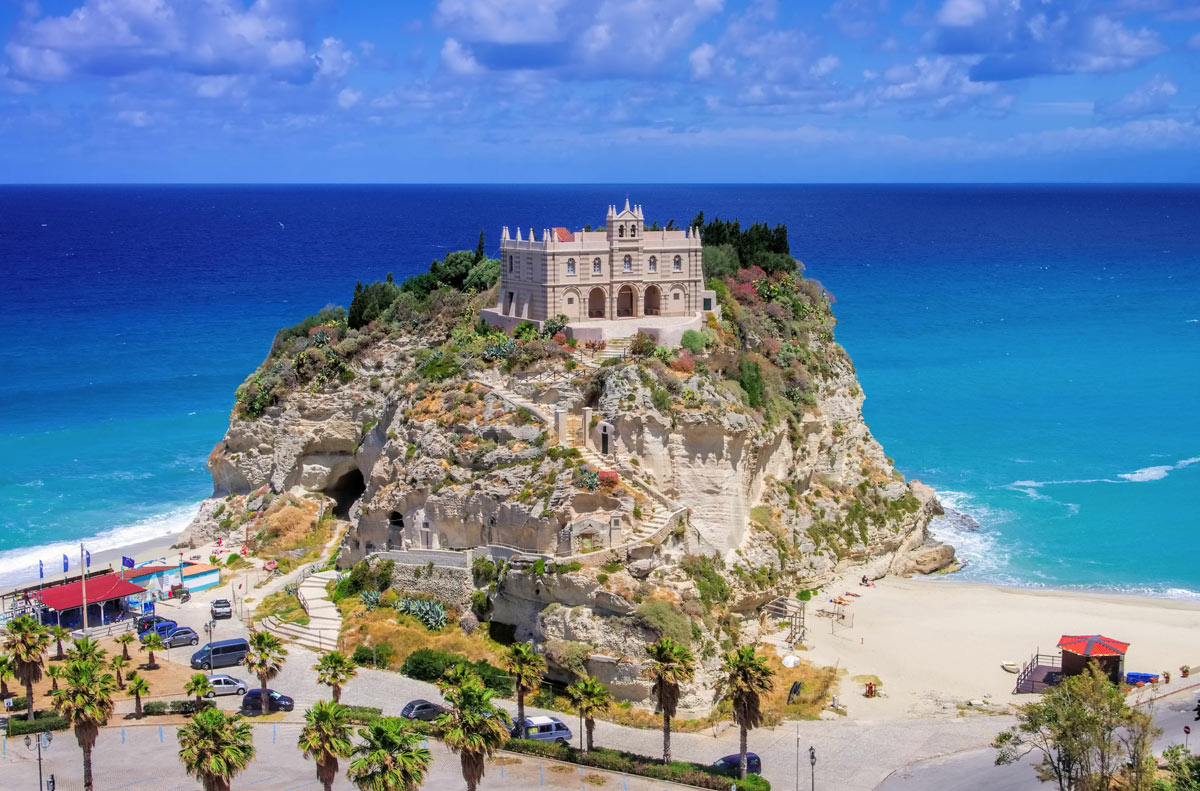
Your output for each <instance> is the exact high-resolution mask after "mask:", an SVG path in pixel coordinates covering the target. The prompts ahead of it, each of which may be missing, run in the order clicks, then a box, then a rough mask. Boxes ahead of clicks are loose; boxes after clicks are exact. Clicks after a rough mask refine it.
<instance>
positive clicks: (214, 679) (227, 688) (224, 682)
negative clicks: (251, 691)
mask: <svg viewBox="0 0 1200 791" xmlns="http://www.w3.org/2000/svg"><path fill="white" fill-rule="evenodd" d="M208 685H209V686H210V687H211V689H210V690H209V691H208V692H205V693H204V697H206V698H215V697H216V696H217V695H245V694H246V682H245V681H242V680H241V679H240V678H234V677H233V676H227V675H225V674H224V673H215V674H213V675H211V676H209V677H208Z"/></svg>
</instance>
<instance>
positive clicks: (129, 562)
mask: <svg viewBox="0 0 1200 791" xmlns="http://www.w3.org/2000/svg"><path fill="white" fill-rule="evenodd" d="M121 565H122V566H124V567H125V568H127V569H131V568H133V558H127V557H125V556H124V555H122V556H121Z"/></svg>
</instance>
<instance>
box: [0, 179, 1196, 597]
mask: <svg viewBox="0 0 1200 791" xmlns="http://www.w3.org/2000/svg"><path fill="white" fill-rule="evenodd" d="M626 193H628V194H629V196H630V197H631V199H632V200H633V201H634V202H637V203H641V204H643V205H644V206H645V207H646V211H647V214H648V218H649V219H655V218H657V219H658V220H659V221H660V222H664V223H665V222H666V221H667V220H668V219H671V218H674V219H676V220H677V221H678V222H684V221H686V220H688V219H690V218H691V217H692V216H694V215H695V213H696V212H697V211H699V210H701V209H703V210H704V211H705V212H706V214H707V215H708V216H709V217H710V218H711V217H712V216H713V215H717V214H719V215H721V216H722V217H734V216H736V217H739V218H741V219H742V221H743V222H747V223H748V222H751V221H755V220H766V221H769V222H772V223H773V222H776V221H782V222H785V223H787V224H788V225H789V228H790V230H791V240H792V250H793V253H794V254H795V255H796V256H797V257H799V258H801V259H802V260H804V261H805V263H806V265H807V269H808V274H809V275H810V276H812V277H815V278H817V279H819V280H821V281H822V282H823V283H824V284H825V285H826V286H827V287H828V289H829V290H830V291H831V292H833V294H834V295H835V296H836V298H837V300H838V304H837V305H836V306H835V310H836V313H837V316H838V318H839V321H840V324H839V327H838V330H837V335H838V339H839V340H840V341H841V343H842V344H843V345H844V346H845V347H846V349H847V350H848V351H849V353H850V355H851V357H852V358H853V359H854V362H855V365H856V367H857V369H858V375H859V378H860V380H861V382H862V384H863V387H864V390H865V392H866V394H867V402H866V406H865V413H866V417H867V420H868V422H869V424H870V426H871V429H872V431H873V432H874V433H875V435H876V436H877V437H878V438H879V439H880V441H881V442H882V443H883V445H884V448H885V450H886V452H887V453H888V455H890V456H892V457H893V458H895V459H896V462H897V465H898V467H899V468H900V469H901V471H903V472H904V473H905V474H906V475H909V476H912V477H918V478H920V479H922V480H924V481H925V482H927V483H929V484H930V485H932V486H934V487H935V488H936V489H937V490H938V492H939V494H940V496H941V497H942V500H943V502H945V503H946V504H947V505H950V506H953V507H954V508H955V509H957V510H958V511H960V512H962V513H963V514H965V515H966V516H965V517H961V518H956V519H953V520H942V521H939V523H938V524H936V525H935V529H936V530H937V531H938V532H939V533H940V534H942V535H944V536H945V537H947V538H949V539H950V540H951V541H952V542H953V543H955V545H956V546H957V547H958V548H959V550H960V555H961V556H962V557H964V558H966V559H967V560H969V561H970V563H969V565H968V567H967V569H966V571H965V572H964V576H966V577H967V578H971V579H977V580H987V581H996V582H1008V583H1014V584H1022V585H1046V586H1055V587H1072V586H1086V587H1092V588H1096V587H1099V588H1106V589H1117V590H1125V591H1131V592H1134V591H1136V592H1149V593H1154V594H1156V595H1167V596H1175V597H1197V593H1195V592H1196V591H1200V564H1197V562H1196V561H1197V558H1198V557H1200V538H1198V536H1200V530H1198V529H1197V528H1200V517H1198V516H1197V515H1196V508H1195V502H1196V499H1197V498H1196V494H1197V492H1200V461H1198V460H1197V459H1198V458H1200V414H1198V412H1197V404H1200V234H1196V233H1195V226H1196V225H1197V218H1198V217H1200V188H1194V187H1043V186H1029V187H1009V186H1005V187H971V186H966V187H962V186H954V187H904V186H899V187H897V186H887V187H877V186H853V187H848V186H847V187H827V186H770V185H766V186H736V185H719V186H631V187H629V188H624V187H612V186H605V185H590V186H578V185H574V186H534V187H530V186H521V187H461V186H413V187H303V186H301V187H232V188H231V187H191V186H189V187H54V188H49V187H47V188H29V187H19V188H18V187H3V188H0V267H2V268H3V270H4V271H3V275H4V282H5V283H6V284H8V285H10V290H9V297H10V298H9V301H8V303H9V306H10V308H11V310H10V314H9V318H10V323H9V327H8V333H7V338H6V343H4V344H0V371H3V372H4V374H5V376H3V377H2V378H0V403H2V404H3V405H4V407H3V409H0V584H4V583H9V582H13V581H17V580H21V579H30V578H32V579H36V576H37V560H38V559H42V560H44V561H45V562H46V564H47V568H48V569H56V570H57V569H61V565H56V564H61V559H60V556H61V553H62V551H63V550H62V549H61V547H63V546H67V547H68V550H67V551H71V550H70V549H69V547H72V546H77V544H75V543H73V542H78V541H79V540H82V539H87V545H88V547H89V548H90V549H91V550H92V551H96V550H97V549H103V548H105V547H106V546H118V545H121V544H123V543H127V542H129V541H136V540H139V539H145V538H152V537H156V536H160V535H165V534H167V533H169V532H172V531H174V530H177V529H179V527H181V526H182V525H184V524H186V522H187V521H188V520H189V519H190V517H191V515H192V513H193V512H194V509H195V504H196V503H197V502H198V501H199V500H200V499H202V498H203V497H205V496H206V495H207V494H208V493H209V492H210V491H211V483H210V481H209V478H208V475H207V473H206V472H205V470H204V462H205V458H206V457H207V454H208V452H209V450H211V448H212V446H213V445H214V444H215V443H216V442H217V441H218V440H219V439H220V438H221V436H222V435H223V433H224V430H225V426H226V422H227V416H228V410H229V408H230V406H231V404H232V393H233V390H234V388H235V387H236V386H237V385H238V384H239V383H240V382H241V381H242V379H243V378H244V377H245V375H246V374H247V373H248V372H249V371H250V370H252V369H253V368H254V366H255V365H257V363H258V362H259V361H260V360H261V358H262V356H263V354H264V353H265V352H266V349H267V348H268V346H269V344H270V340H271V337H272V335H273V333H274V331H275V329H276V328H278V327H279V326H282V325H284V324H291V323H294V322H296V321H298V320H299V319H300V318H302V317H303V316H304V315H307V314H308V313H311V312H314V311H315V310H317V309H319V308H320V307H321V306H323V305H325V304H327V303H331V302H334V303H342V304H345V303H346V302H348V299H349V296H350V293H351V291H352V288H353V284H354V281H355V280H357V279H363V280H367V279H376V278H380V277H382V276H383V275H384V274H385V273H386V272H388V271H392V272H394V273H395V275H396V276H397V277H403V276H405V275H407V274H411V273H413V272H416V271H419V270H422V269H424V268H425V267H427V266H428V262H429V260H431V259H432V258H434V257H435V256H440V255H442V254H443V253H444V252H445V251H446V250H447V249H457V248H463V247H473V246H474V244H475V241H476V239H477V237H478V233H479V230H480V228H483V229H485V230H486V231H487V232H488V234H489V242H490V246H491V247H492V248H495V246H496V245H497V237H498V232H499V228H500V227H501V226H502V225H509V226H513V227H515V226H517V225H520V226H522V227H529V226H531V225H532V226H535V227H538V228H541V227H544V226H548V225H558V224H562V225H570V226H582V225H583V224H584V223H592V224H599V223H601V222H603V212H604V209H605V207H606V206H607V205H608V204H609V203H616V202H620V201H621V200H622V199H623V198H624V197H625V194H626ZM972 520H973V521H972ZM976 527H977V529H966V528H976Z"/></svg>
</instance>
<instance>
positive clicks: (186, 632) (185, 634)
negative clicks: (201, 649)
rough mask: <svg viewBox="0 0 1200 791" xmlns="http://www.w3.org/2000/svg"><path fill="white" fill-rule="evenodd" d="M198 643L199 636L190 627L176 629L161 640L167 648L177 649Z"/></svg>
mask: <svg viewBox="0 0 1200 791" xmlns="http://www.w3.org/2000/svg"><path fill="white" fill-rule="evenodd" d="M199 642H200V635H198V634H196V630H195V629H193V628H191V627H190V626H180V627H177V628H176V629H174V630H173V631H172V632H171V633H170V634H168V635H167V636H166V637H164V638H163V643H164V644H165V645H166V646H167V648H177V647H179V646H181V645H196V644H197V643H199Z"/></svg>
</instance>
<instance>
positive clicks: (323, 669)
mask: <svg viewBox="0 0 1200 791" xmlns="http://www.w3.org/2000/svg"><path fill="white" fill-rule="evenodd" d="M313 670H315V671H317V683H318V684H324V685H325V686H327V687H332V688H333V702H334V703H338V702H340V701H341V699H342V687H344V686H345V685H346V682H347V681H349V680H350V679H352V678H354V677H355V676H357V675H358V667H357V666H356V665H355V664H354V662H352V661H351V660H350V658H349V657H347V656H346V655H345V654H343V653H341V652H340V651H330V652H329V653H328V654H325V655H324V656H323V657H321V658H320V659H319V660H318V661H317V664H316V665H314V666H313Z"/></svg>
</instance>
